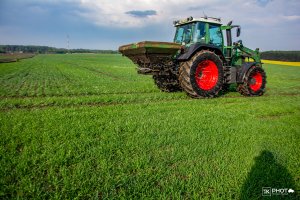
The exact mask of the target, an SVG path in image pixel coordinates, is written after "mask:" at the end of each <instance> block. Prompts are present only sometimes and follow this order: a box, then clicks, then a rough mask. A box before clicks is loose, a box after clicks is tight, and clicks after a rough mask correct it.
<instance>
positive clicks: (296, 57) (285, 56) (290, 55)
mask: <svg viewBox="0 0 300 200" xmlns="http://www.w3.org/2000/svg"><path fill="white" fill-rule="evenodd" d="M261 58H262V59H265V60H278V61H291V62H299V61H300V51H265V52H261Z"/></svg>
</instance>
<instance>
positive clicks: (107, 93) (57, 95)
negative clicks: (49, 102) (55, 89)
mask: <svg viewBox="0 0 300 200" xmlns="http://www.w3.org/2000/svg"><path fill="white" fill-rule="evenodd" d="M45 87H46V81H45V80H44V81H43V83H42V95H37V93H36V94H35V95H31V96H30V95H29V96H20V95H11V96H0V99H36V98H55V97H57V98H68V97H97V96H105V95H138V94H155V93H159V92H157V91H141V92H103V93H92V94H86V93H80V94H76V93H74V94H53V95H51V94H47V95H46V94H45ZM37 89H38V88H37Z"/></svg>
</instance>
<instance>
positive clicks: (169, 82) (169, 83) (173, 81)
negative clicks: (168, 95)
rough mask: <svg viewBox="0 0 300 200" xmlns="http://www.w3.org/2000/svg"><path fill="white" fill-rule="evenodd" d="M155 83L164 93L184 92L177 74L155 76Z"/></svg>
mask: <svg viewBox="0 0 300 200" xmlns="http://www.w3.org/2000/svg"><path fill="white" fill-rule="evenodd" d="M153 79H154V83H155V84H156V86H157V87H158V88H159V89H160V90H161V91H163V92H177V91H182V89H181V87H180V85H179V82H178V78H177V76H176V75H175V74H170V75H153Z"/></svg>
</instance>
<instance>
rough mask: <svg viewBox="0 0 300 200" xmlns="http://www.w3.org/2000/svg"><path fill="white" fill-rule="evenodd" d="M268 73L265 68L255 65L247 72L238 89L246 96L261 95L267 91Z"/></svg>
mask: <svg viewBox="0 0 300 200" xmlns="http://www.w3.org/2000/svg"><path fill="white" fill-rule="evenodd" d="M266 82H267V81H266V73H265V71H264V70H263V68H261V67H259V66H255V65H253V66H252V67H250V69H249V70H248V71H247V73H246V74H245V77H244V79H243V82H242V83H240V84H238V86H237V90H238V92H239V93H241V94H242V95H244V96H261V95H263V94H264V92H265V87H266Z"/></svg>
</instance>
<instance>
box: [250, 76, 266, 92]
mask: <svg viewBox="0 0 300 200" xmlns="http://www.w3.org/2000/svg"><path fill="white" fill-rule="evenodd" d="M262 80H263V77H262V75H261V73H260V72H255V73H254V74H253V75H252V77H251V79H250V85H249V86H250V88H251V90H253V91H254V92H256V91H258V90H259V89H260V88H261V85H262Z"/></svg>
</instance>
